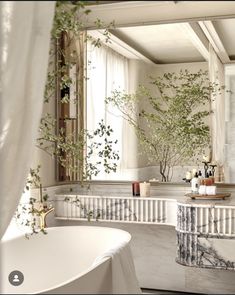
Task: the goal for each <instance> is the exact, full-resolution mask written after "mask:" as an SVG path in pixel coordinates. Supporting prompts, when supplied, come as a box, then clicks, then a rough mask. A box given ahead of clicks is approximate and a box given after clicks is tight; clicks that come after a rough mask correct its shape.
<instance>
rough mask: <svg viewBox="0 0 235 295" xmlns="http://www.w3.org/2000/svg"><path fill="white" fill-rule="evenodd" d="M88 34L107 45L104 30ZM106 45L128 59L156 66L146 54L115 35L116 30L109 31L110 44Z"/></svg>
mask: <svg viewBox="0 0 235 295" xmlns="http://www.w3.org/2000/svg"><path fill="white" fill-rule="evenodd" d="M88 34H89V35H90V36H92V37H93V38H95V39H98V38H99V39H100V40H101V41H103V43H104V44H105V43H106V41H105V40H106V37H105V35H104V34H103V30H92V31H89V32H88ZM106 45H107V46H109V47H110V48H112V49H114V50H116V51H117V52H119V53H120V54H122V55H124V56H126V57H127V58H131V59H139V60H143V61H145V62H146V63H148V64H151V65H154V64H155V62H154V61H152V59H150V58H149V57H148V56H147V55H146V54H144V53H143V52H141V51H140V50H138V49H137V48H134V47H133V46H131V45H130V44H128V43H127V42H126V41H125V40H123V39H122V38H120V37H119V36H117V35H116V34H114V30H109V42H108V44H106Z"/></svg>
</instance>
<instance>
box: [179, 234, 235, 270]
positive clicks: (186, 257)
mask: <svg viewBox="0 0 235 295" xmlns="http://www.w3.org/2000/svg"><path fill="white" fill-rule="evenodd" d="M177 245H178V251H177V252H178V257H177V258H176V262H177V263H179V264H182V265H185V266H194V267H200V268H215V269H226V270H235V251H234V249H235V239H233V238H229V237H220V238H214V237H211V238H210V237H198V236H197V235H196V234H184V233H179V232H178V233H177Z"/></svg>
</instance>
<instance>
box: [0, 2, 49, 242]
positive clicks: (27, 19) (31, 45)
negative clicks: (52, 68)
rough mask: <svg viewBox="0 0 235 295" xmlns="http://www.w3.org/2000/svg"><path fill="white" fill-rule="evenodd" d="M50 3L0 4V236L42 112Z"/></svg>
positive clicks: (22, 180) (26, 168)
mask: <svg viewBox="0 0 235 295" xmlns="http://www.w3.org/2000/svg"><path fill="white" fill-rule="evenodd" d="M54 9H55V2H54V1H49V2H42V1H27V2H26V1H23V2H21V1H20V2H15V1H12V2H10V1H9V2H8V1H2V2H1V3H0V71H1V80H0V163H1V164H0V165H1V168H0V238H1V237H2V236H3V234H4V232H5V230H6V228H7V226H8V224H9V222H10V220H11V218H12V216H13V214H14V212H15V210H16V207H17V205H18V202H19V200H20V197H21V195H22V191H23V188H24V185H25V181H26V177H27V174H28V172H29V168H30V162H31V157H32V151H33V147H34V143H35V142H34V141H35V138H36V136H37V130H38V126H39V121H40V117H41V113H42V105H43V93H44V87H45V82H46V74H47V65H48V57H49V44H50V30H51V27H52V20H53V16H54Z"/></svg>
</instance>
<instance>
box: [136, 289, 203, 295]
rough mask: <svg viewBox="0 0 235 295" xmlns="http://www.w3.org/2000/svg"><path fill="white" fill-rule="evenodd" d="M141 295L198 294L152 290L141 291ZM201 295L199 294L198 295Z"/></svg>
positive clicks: (193, 294)
mask: <svg viewBox="0 0 235 295" xmlns="http://www.w3.org/2000/svg"><path fill="white" fill-rule="evenodd" d="M141 290H142V294H157V295H174V294H175V295H180V294H182V295H197V294H198V293H186V292H177V291H175V292H174V291H166V290H153V289H141ZM200 295H201V294H200Z"/></svg>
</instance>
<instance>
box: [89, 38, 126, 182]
mask: <svg viewBox="0 0 235 295" xmlns="http://www.w3.org/2000/svg"><path fill="white" fill-rule="evenodd" d="M87 78H88V80H87V129H88V130H91V131H92V130H95V128H96V127H97V126H98V123H99V122H100V121H101V120H104V123H105V125H106V126H108V125H110V126H111V128H112V129H113V130H114V133H113V139H117V140H118V144H117V146H116V147H115V149H117V150H118V151H119V155H120V161H119V166H118V169H117V172H116V173H115V178H116V179H118V178H119V179H122V170H123V169H124V163H123V160H122V159H123V156H122V155H123V153H124V147H123V143H124V140H123V136H124V132H123V131H124V130H123V129H124V128H125V124H124V122H123V118H122V117H121V114H120V113H119V111H118V110H117V109H114V108H113V107H112V106H110V105H109V106H107V104H105V98H106V97H108V96H110V95H111V93H112V91H114V90H120V91H125V92H127V90H128V59H127V58H126V57H124V56H122V55H120V54H119V53H117V52H116V51H114V50H113V49H111V48H109V47H108V46H106V45H102V46H101V47H99V48H98V47H95V46H93V45H92V43H91V42H90V41H89V42H88V43H87ZM110 178H112V174H105V173H104V171H101V172H100V173H99V175H97V176H96V178H95V179H110Z"/></svg>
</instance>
